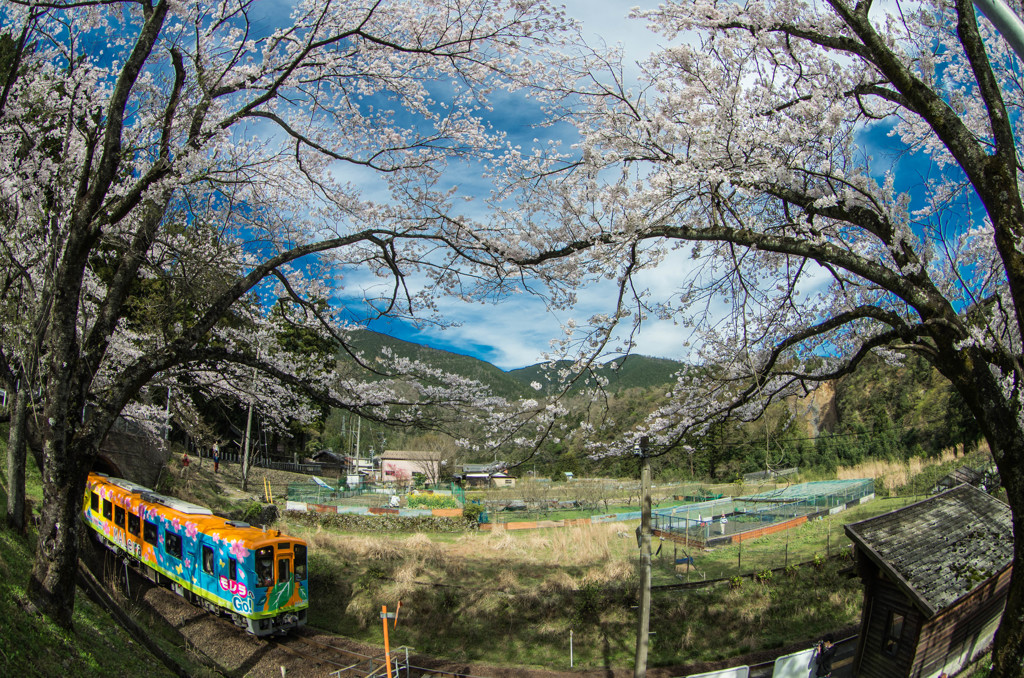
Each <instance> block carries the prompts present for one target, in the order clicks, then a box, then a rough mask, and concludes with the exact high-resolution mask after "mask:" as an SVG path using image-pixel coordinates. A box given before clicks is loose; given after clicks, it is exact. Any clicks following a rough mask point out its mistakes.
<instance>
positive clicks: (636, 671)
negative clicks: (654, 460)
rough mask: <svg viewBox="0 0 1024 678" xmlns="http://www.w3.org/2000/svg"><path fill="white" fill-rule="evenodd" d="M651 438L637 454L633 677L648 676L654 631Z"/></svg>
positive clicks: (645, 439) (639, 446)
mask: <svg viewBox="0 0 1024 678" xmlns="http://www.w3.org/2000/svg"><path fill="white" fill-rule="evenodd" d="M647 444H648V439H647V436H643V437H642V438H640V443H639V445H637V447H636V448H635V449H634V452H633V453H634V454H636V455H637V456H639V457H640V506H641V509H640V510H641V513H640V535H639V536H640V539H639V542H640V619H639V622H638V623H637V629H636V661H635V662H634V665H633V678H646V676H647V647H648V645H649V643H650V628H651V459H650V457H649V456H648V454H647Z"/></svg>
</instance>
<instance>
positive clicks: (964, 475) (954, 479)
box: [932, 465, 1000, 494]
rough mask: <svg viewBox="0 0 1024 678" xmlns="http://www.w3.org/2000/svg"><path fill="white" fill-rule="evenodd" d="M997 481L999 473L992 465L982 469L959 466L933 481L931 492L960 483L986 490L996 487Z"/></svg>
mask: <svg viewBox="0 0 1024 678" xmlns="http://www.w3.org/2000/svg"><path fill="white" fill-rule="evenodd" d="M999 482H1000V481H999V473H998V472H997V471H996V470H995V466H994V465H989V466H988V467H986V468H982V469H976V468H971V467H970V466H961V467H959V468H957V469H954V470H953V472H952V473H950V474H949V475H945V476H942V477H941V478H939V480H938V481H937V482H936V483H935V487H933V488H932V494H937V493H938V492H942V491H944V490H948V489H951V488H954V487H956V486H957V485H960V484H961V483H967V484H968V485H974V486H975V487H977V488H979V489H981V490H985V491H988V490H990V489H992V488H994V487H997V486H998V485H999Z"/></svg>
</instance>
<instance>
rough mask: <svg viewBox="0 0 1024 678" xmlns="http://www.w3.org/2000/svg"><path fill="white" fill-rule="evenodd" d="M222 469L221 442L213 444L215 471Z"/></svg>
mask: <svg viewBox="0 0 1024 678" xmlns="http://www.w3.org/2000/svg"><path fill="white" fill-rule="evenodd" d="M218 471H220V443H214V444H213V472H214V473H217V472H218Z"/></svg>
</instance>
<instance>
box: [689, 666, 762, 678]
mask: <svg viewBox="0 0 1024 678" xmlns="http://www.w3.org/2000/svg"><path fill="white" fill-rule="evenodd" d="M686 678H750V667H749V666H734V667H733V668H731V669H722V670H720V671H708V672H707V673H691V674H690V675H688V676H687V677H686Z"/></svg>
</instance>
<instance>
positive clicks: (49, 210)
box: [0, 0, 573, 626]
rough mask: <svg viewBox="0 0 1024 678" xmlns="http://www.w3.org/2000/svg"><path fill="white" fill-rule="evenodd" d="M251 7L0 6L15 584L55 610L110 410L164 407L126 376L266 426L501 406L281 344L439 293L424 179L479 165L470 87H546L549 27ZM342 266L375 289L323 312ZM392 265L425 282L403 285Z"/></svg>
mask: <svg viewBox="0 0 1024 678" xmlns="http://www.w3.org/2000/svg"><path fill="white" fill-rule="evenodd" d="M263 11H265V5H264V4H261V3H258V2H249V1H246V0H223V1H221V2H209V1H207V0H202V1H200V0H185V1H176V2H170V1H168V0H141V1H131V2H129V1H121V0H81V1H76V0H66V1H64V0H52V1H46V0H43V1H41V2H40V1H38V0H31V1H28V0H26V1H24V2H23V1H20V0H11V2H8V3H6V5H5V6H4V7H3V8H2V10H0V12H2V16H3V23H4V26H6V27H7V28H6V29H5V31H7V33H6V35H5V36H4V38H3V44H2V45H0V48H2V49H0V65H2V67H3V72H2V73H0V77H2V82H0V87H2V89H0V228H2V229H3V238H2V242H3V245H2V248H0V249H2V251H0V282H2V284H3V286H4V287H3V289H4V303H3V308H2V311H3V312H4V313H5V314H6V315H10V316H12V317H17V318H18V322H17V323H13V324H11V325H10V326H8V325H7V324H6V323H5V324H4V327H3V328H2V329H0V351H2V353H0V377H2V378H4V379H5V381H6V382H7V383H8V384H9V385H10V386H12V387H13V386H14V385H15V383H19V382H20V384H21V388H20V389H19V393H21V392H22V391H24V392H25V393H27V394H31V396H32V402H30V403H28V405H29V406H30V407H32V408H34V410H35V411H36V412H37V413H38V415H39V416H38V417H36V419H37V420H38V421H39V422H40V423H39V429H40V430H39V434H40V437H41V439H42V447H43V468H42V474H43V485H44V505H43V507H42V515H41V522H40V526H39V540H38V548H37V554H36V562H35V566H34V568H33V571H32V574H31V578H30V582H29V587H28V592H29V598H30V600H31V601H32V603H33V604H34V605H35V606H37V607H38V608H39V609H40V610H41V611H43V612H44V613H46V614H47V615H48V616H50V617H52V618H53V619H54V620H56V621H57V622H58V623H60V624H62V625H65V626H67V625H69V624H70V623H71V615H72V610H73V607H74V586H75V567H76V563H77V546H76V538H75V537H76V525H77V522H78V521H77V519H76V514H77V512H78V510H79V507H80V505H81V496H82V493H83V491H84V484H85V479H86V475H87V473H88V471H89V469H90V467H91V465H92V462H93V459H94V458H95V454H96V450H97V447H98V445H99V443H100V442H101V440H102V439H103V437H104V435H105V434H106V432H107V431H108V429H109V428H110V426H111V425H112V423H113V422H114V420H115V418H116V417H118V416H119V415H120V414H122V413H126V414H128V415H129V416H136V417H138V418H140V419H143V420H145V419H150V420H154V419H155V420H159V418H160V416H162V412H161V411H162V410H164V409H165V407H160V403H159V402H156V401H154V400H153V399H149V400H147V399H146V398H145V397H140V396H141V395H144V393H143V391H144V389H146V388H147V387H148V386H152V385H154V384H159V385H160V388H164V387H166V386H170V387H171V390H172V393H173V394H176V395H175V396H174V397H182V396H181V394H183V393H186V392H187V391H188V389H189V388H197V387H198V388H202V389H206V390H207V391H208V392H210V393H214V392H223V393H234V394H235V395H236V397H238V398H239V399H242V401H243V402H247V401H248V399H249V398H250V397H253V396H254V395H255V396H258V397H259V398H260V401H261V403H262V407H264V408H267V409H269V410H271V411H273V412H277V414H276V415H273V416H278V417H280V418H284V417H301V416H303V408H304V407H305V403H308V402H309V401H310V400H312V401H315V402H318V403H320V404H327V405H331V406H335V407H341V408H345V409H348V410H349V411H354V412H357V413H358V414H359V415H360V416H363V417H365V418H368V419H371V420H377V421H382V422H388V423H394V424H422V423H424V422H427V418H428V417H429V416H439V415H442V414H445V413H447V415H446V416H448V417H449V418H450V419H453V420H454V419H458V420H459V421H460V422H461V421H464V420H465V419H466V418H467V417H469V416H472V415H471V414H470V413H471V412H472V411H476V409H475V408H480V411H481V412H482V413H483V414H484V416H487V415H488V414H489V413H492V411H494V410H496V408H499V407H500V406H501V405H502V404H501V403H500V402H499V401H497V400H496V399H493V398H489V397H487V395H486V393H484V392H483V391H482V389H481V388H480V387H479V386H478V385H477V384H475V383H472V382H469V381H467V380H465V379H461V378H458V377H453V376H451V375H448V374H444V373H442V372H440V371H438V370H433V369H431V368H429V367H427V366H424V365H421V364H419V363H415V362H413V361H403V360H399V359H396V358H390V357H388V356H360V355H358V354H357V353H356V352H354V351H349V352H348V353H345V352H344V350H343V355H345V356H346V358H345V359H346V361H348V363H350V364H356V365H359V366H360V367H361V369H363V370H364V375H365V374H367V373H374V374H375V377H374V379H373V380H367V379H366V378H365V376H363V377H361V376H360V375H359V374H358V373H352V372H351V371H350V372H348V373H345V374H343V375H337V376H336V375H334V374H333V371H331V370H324V369H323V365H322V364H318V362H317V361H316V360H315V359H313V357H311V356H304V355H302V353H301V352H296V351H293V350H287V346H286V344H287V342H285V341H283V340H282V337H284V336H285V335H287V334H288V333H289V332H292V331H294V329H295V328H301V329H303V330H304V331H309V332H316V333H318V335H319V336H321V337H324V338H325V340H330V341H333V342H335V345H336V346H340V347H342V349H345V347H347V346H348V344H347V342H346V332H347V331H348V329H349V328H350V327H351V326H352V325H353V324H355V323H358V321H361V320H365V319H366V318H367V317H376V316H382V315H391V316H402V317H406V316H414V315H417V314H419V313H420V312H421V311H422V309H423V307H426V308H427V311H428V312H429V310H430V309H429V303H430V295H431V294H438V293H442V292H444V291H446V290H447V289H448V288H449V287H450V286H457V285H459V284H460V282H459V279H458V276H457V275H456V274H455V272H454V270H455V269H453V268H452V266H451V265H450V263H451V260H452V259H453V258H455V257H457V256H458V247H457V245H458V243H457V242H455V241H453V240H452V238H453V237H458V236H453V234H452V233H451V232H449V231H447V230H445V229H444V228H442V227H441V226H439V225H443V224H444V223H445V222H444V220H443V219H441V218H440V217H442V216H444V215H446V214H448V213H450V212H452V211H453V207H452V205H453V204H454V202H455V200H456V199H457V198H458V197H459V193H458V190H457V187H455V186H453V185H452V184H451V182H450V181H447V180H446V171H450V170H452V169H453V168H454V167H455V166H456V165H457V164H458V163H460V162H479V163H493V162H495V161H496V158H495V155H496V153H497V152H499V151H500V149H501V148H502V147H503V146H504V144H505V142H504V140H503V139H502V138H501V137H500V135H498V134H497V133H495V132H493V131H492V130H491V128H490V126H489V124H488V120H487V117H488V115H489V114H490V112H491V111H490V106H491V104H490V99H491V98H492V97H496V96H498V95H503V96H511V95H510V94H506V93H516V92H522V91H524V88H530V87H533V86H535V85H537V84H538V83H543V84H544V85H545V86H546V85H548V84H550V83H556V82H557V81H558V79H559V77H560V73H561V72H562V70H561V69H559V68H558V67H557V65H556V62H557V60H559V59H562V58H564V57H565V56H566V55H567V54H569V51H568V50H566V49H565V48H564V44H563V43H564V41H565V40H567V39H569V38H571V37H572V35H573V32H572V30H571V28H572V27H571V25H570V23H569V22H568V21H567V20H566V19H565V17H564V15H563V14H561V13H559V12H556V11H554V10H553V9H552V8H551V7H549V6H548V5H547V4H546V3H545V2H544V1H543V0H526V1H523V0H517V1H515V2H506V1H505V0H470V1H469V2H451V1H450V0H418V1H416V2H393V1H389V0H376V1H371V2H369V3H352V2H340V1H332V0H308V1H302V2H297V3H295V5H294V7H293V9H292V10H291V16H290V17H289V18H288V19H287V21H280V20H278V18H277V17H274V16H269V15H263V14H261V12H263ZM534 91H535V92H536V93H539V94H542V93H543V91H542V89H539V88H535V89H534ZM550 91H552V92H553V91H554V90H553V89H552V90H550ZM538 106H539V104H538ZM359 186H364V187H365V186H369V188H366V189H361V188H359ZM355 270H358V271H361V272H367V271H368V272H369V273H370V274H371V275H373V276H376V277H377V279H378V280H379V284H378V285H377V286H376V287H371V286H366V287H364V290H366V291H365V292H363V296H364V298H363V299H362V303H361V304H345V305H342V306H341V307H340V308H339V307H338V306H337V305H332V302H333V301H334V300H335V298H336V295H337V294H338V292H337V290H338V289H339V288H340V287H342V286H343V285H344V282H345V281H344V279H342V278H341V276H344V275H349V274H351V272H352V271H355ZM414 276H420V277H421V278H423V279H425V280H427V281H434V284H433V286H431V285H429V284H428V285H425V286H424V287H425V288H426V289H427V292H426V293H419V292H417V291H416V287H415V286H414V285H412V284H410V280H411V279H412V278H413V277H414ZM375 290H376V291H375ZM271 309H276V311H275V312H273V313H272V312H271ZM254 374H255V375H261V376H254ZM154 390H159V389H154ZM274 408H276V409H274ZM505 412H506V413H505V415H503V416H509V415H508V413H507V411H505ZM441 423H443V422H441ZM432 425H435V426H436V425H439V424H438V423H437V422H436V421H434V423H433V424H432ZM15 428H16V427H12V435H13V431H14V430H15Z"/></svg>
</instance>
